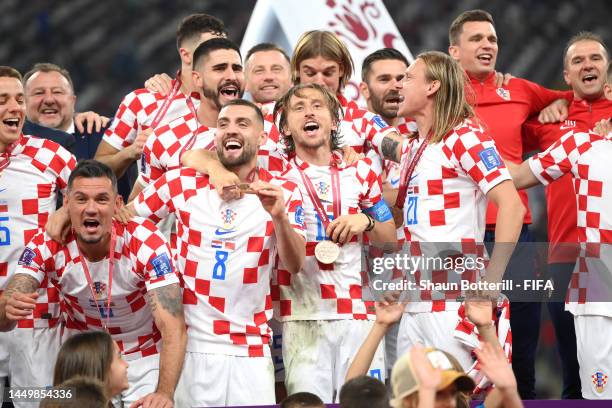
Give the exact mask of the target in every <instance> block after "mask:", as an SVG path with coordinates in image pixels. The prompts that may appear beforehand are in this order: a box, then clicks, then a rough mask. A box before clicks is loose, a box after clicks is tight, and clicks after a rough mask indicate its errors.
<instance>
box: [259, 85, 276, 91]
mask: <svg viewBox="0 0 612 408" xmlns="http://www.w3.org/2000/svg"><path fill="white" fill-rule="evenodd" d="M259 89H260V90H262V91H276V90H277V89H278V85H265V86H262V87H261V88H259Z"/></svg>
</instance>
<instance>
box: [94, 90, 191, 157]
mask: <svg viewBox="0 0 612 408" xmlns="http://www.w3.org/2000/svg"><path fill="white" fill-rule="evenodd" d="M176 81H177V79H174V80H173V81H172V86H173V87H174V86H175V85H176ZM187 98H191V100H192V101H193V104H194V106H195V109H197V108H198V106H199V104H200V99H199V95H198V94H197V93H192V94H191V95H189V96H188V95H185V94H184V93H183V92H181V91H180V90H179V91H178V92H177V93H176V95H175V96H174V98H172V100H171V101H170V105H169V106H168V110H167V112H166V113H165V115H164V116H163V118H161V121H160V123H159V125H162V124H165V123H168V122H170V121H172V120H174V119H177V118H180V117H182V116H185V115H187V114H188V113H190V112H191V111H190V109H189V106H188V105H187ZM165 99H166V97H165V96H162V95H161V94H159V93H157V92H153V91H150V90H148V89H145V88H141V89H137V90H135V91H132V92H130V93H129V94H127V95H126V96H125V97H124V98H123V101H121V104H120V105H119V109H117V113H115V118H114V119H113V123H111V125H110V126H109V127H108V129H106V132H105V133H104V137H103V138H102V140H104V141H105V142H106V143H108V144H110V145H111V146H113V147H114V148H115V149H117V150H122V149H124V148H126V147H128V146H129V145H131V144H132V143H134V140H135V139H136V135H137V134H138V133H139V132H141V131H143V130H146V129H148V128H149V127H151V124H152V123H153V119H154V118H155V116H156V114H157V111H158V110H159V109H160V107H161V106H162V104H163V103H164V100H165ZM159 125H158V126H159Z"/></svg>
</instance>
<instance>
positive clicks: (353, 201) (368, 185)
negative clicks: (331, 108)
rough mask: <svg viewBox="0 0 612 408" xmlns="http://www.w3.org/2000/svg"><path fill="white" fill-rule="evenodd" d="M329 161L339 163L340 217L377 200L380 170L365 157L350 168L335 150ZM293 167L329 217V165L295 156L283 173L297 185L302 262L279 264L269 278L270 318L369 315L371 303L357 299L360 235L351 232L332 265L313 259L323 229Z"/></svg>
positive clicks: (316, 318) (309, 318) (358, 289)
mask: <svg viewBox="0 0 612 408" xmlns="http://www.w3.org/2000/svg"><path fill="white" fill-rule="evenodd" d="M334 160H336V162H337V163H339V169H338V170H339V178H340V195H341V204H342V208H341V214H342V215H345V214H358V213H360V212H362V210H363V209H367V208H371V207H373V206H374V205H375V204H377V203H378V202H379V201H381V200H382V192H381V188H382V187H381V181H380V171H381V169H380V168H375V167H373V165H372V162H371V161H370V160H369V159H367V158H366V159H362V160H359V161H357V162H355V163H353V164H352V165H350V166H346V165H345V164H344V163H342V161H341V157H340V155H338V154H334ZM295 166H299V167H300V168H301V169H302V171H303V172H304V174H305V175H306V177H308V178H309V179H310V181H311V182H312V184H313V186H314V188H315V190H316V192H317V195H318V196H319V199H320V200H321V203H322V204H323V206H325V207H326V211H327V215H328V216H329V217H330V218H332V219H333V195H332V186H331V172H330V166H315V165H312V164H308V163H306V162H304V161H302V160H300V159H299V158H297V157H295V158H294V159H292V160H291V162H290V165H289V168H288V170H287V172H286V173H285V174H283V176H284V177H286V178H287V179H289V180H292V181H294V182H295V183H296V184H298V185H299V186H300V189H302V196H303V197H304V215H305V217H304V218H305V220H306V227H307V238H306V260H305V262H304V266H303V268H302V270H301V271H300V272H299V273H297V274H290V273H289V272H287V271H285V270H283V269H282V268H278V270H277V274H276V276H275V280H274V282H273V288H274V290H273V299H274V301H275V317H276V318H277V319H278V320H280V321H289V320H333V319H374V318H375V317H376V314H375V311H374V303H373V302H369V301H365V302H364V301H363V300H362V290H363V286H362V273H363V272H362V268H361V250H362V243H361V238H360V237H359V236H355V237H353V239H352V240H351V242H349V243H347V244H344V245H343V246H342V247H341V250H340V256H339V257H338V259H337V260H336V262H334V263H333V264H323V263H320V262H318V261H317V259H316V258H315V256H314V250H315V246H316V245H317V243H319V242H320V241H323V240H325V239H326V234H325V227H324V226H323V223H322V222H321V220H320V218H319V216H318V215H317V213H316V210H315V207H314V204H313V202H312V200H311V199H310V197H309V196H308V193H307V190H306V187H305V186H304V183H303V181H302V178H301V176H300V173H299V171H298V170H297V168H296V167H295Z"/></svg>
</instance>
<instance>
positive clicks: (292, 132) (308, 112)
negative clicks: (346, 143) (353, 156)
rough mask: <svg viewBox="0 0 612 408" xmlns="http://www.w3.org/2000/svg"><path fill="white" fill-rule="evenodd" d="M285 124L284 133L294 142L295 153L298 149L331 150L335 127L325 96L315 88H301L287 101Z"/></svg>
mask: <svg viewBox="0 0 612 408" xmlns="http://www.w3.org/2000/svg"><path fill="white" fill-rule="evenodd" d="M286 115H287V125H286V127H285V129H284V132H283V133H284V134H285V135H287V136H290V137H291V138H292V139H293V142H294V143H295V150H296V153H297V154H298V155H299V154H300V150H304V149H315V150H316V149H319V148H323V149H324V150H327V149H330V150H331V132H332V131H333V130H336V129H337V124H336V123H334V122H333V119H332V118H333V116H332V112H331V110H330V107H329V106H328V105H327V104H326V99H325V96H324V95H323V94H322V93H321V92H320V91H319V90H316V89H308V88H306V89H302V90H301V91H300V92H299V95H298V94H296V95H293V96H292V97H291V99H289V102H288V103H287V114H286Z"/></svg>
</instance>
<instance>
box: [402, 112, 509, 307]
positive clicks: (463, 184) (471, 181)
mask: <svg viewBox="0 0 612 408" xmlns="http://www.w3.org/2000/svg"><path fill="white" fill-rule="evenodd" d="M423 141H424V139H423V138H420V139H410V140H407V141H405V142H404V145H403V152H402V158H403V159H402V164H401V165H402V166H408V165H409V162H410V159H411V158H412V157H414V155H415V153H416V151H417V150H418V147H419V146H420V144H421V143H423ZM505 180H511V177H510V173H509V172H508V170H507V169H506V167H505V165H504V162H503V160H502V159H501V157H500V156H499V153H498V152H497V149H496V147H495V143H494V142H493V140H492V139H491V138H490V137H489V135H488V134H487V133H486V132H485V131H484V129H483V128H482V127H480V126H478V125H477V124H476V123H474V122H472V121H470V120H466V121H464V122H463V123H462V124H460V125H459V126H457V127H455V129H453V130H452V131H450V132H449V133H448V134H447V135H446V136H445V137H444V138H443V139H442V140H441V141H440V142H437V143H432V144H429V145H428V146H427V147H426V148H425V150H424V151H423V155H422V156H421V158H420V160H419V162H418V164H417V165H416V167H415V169H414V172H413V174H412V176H411V178H410V180H409V182H408V192H407V194H406V201H405V203H404V233H405V241H406V242H410V243H411V247H412V248H411V250H412V253H413V254H415V253H417V254H418V253H420V252H427V251H429V249H424V248H417V246H418V243H425V242H444V243H449V244H453V245H455V246H457V248H458V250H459V251H461V252H462V253H463V254H465V255H470V256H472V255H473V256H480V252H481V251H482V250H483V249H482V248H481V245H480V243H482V242H483V238H484V233H485V226H486V225H485V216H486V209H487V198H486V194H487V193H488V192H489V191H490V190H491V189H492V188H494V187H495V186H497V185H498V184H499V183H501V182H503V181H505ZM475 243H477V244H476V245H475ZM423 255H424V256H436V254H428V253H424V254H423ZM442 272H444V271H442ZM447 273H452V274H455V272H454V271H450V272H445V273H443V276H439V274H437V275H436V276H434V278H435V279H434V281H436V282H437V281H440V282H449V281H450V279H451V277H450V276H447V275H446V274H447ZM415 276H416V277H417V279H418V273H417V274H415ZM430 295H431V296H430ZM420 299H422V300H433V302H415V303H410V304H409V305H408V307H407V308H406V310H407V311H410V312H424V311H440V310H449V307H452V308H457V307H458V305H459V303H457V302H450V303H447V302H445V299H449V297H448V293H447V294H446V296H442V297H441V298H439V297H437V296H436V293H431V294H429V293H426V292H425V293H421V298H420Z"/></svg>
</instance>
